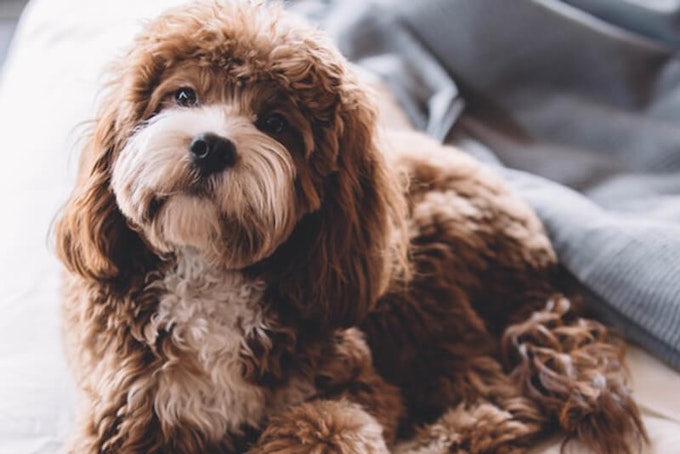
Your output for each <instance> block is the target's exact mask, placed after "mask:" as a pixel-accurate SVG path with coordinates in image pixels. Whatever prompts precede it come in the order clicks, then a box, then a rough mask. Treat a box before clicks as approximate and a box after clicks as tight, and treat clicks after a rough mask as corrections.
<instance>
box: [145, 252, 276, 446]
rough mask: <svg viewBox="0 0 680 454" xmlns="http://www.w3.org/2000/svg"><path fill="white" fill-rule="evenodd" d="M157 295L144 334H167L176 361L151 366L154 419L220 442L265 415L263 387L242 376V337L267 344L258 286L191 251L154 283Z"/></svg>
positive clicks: (246, 347)
mask: <svg viewBox="0 0 680 454" xmlns="http://www.w3.org/2000/svg"><path fill="white" fill-rule="evenodd" d="M153 286H154V287H156V288H158V289H159V290H160V291H161V292H162V296H161V298H160V301H159V305H158V311H157V313H156V314H155V315H154V316H153V317H152V321H151V324H150V326H149V330H148V332H147V333H146V335H147V339H149V340H152V339H153V338H155V337H156V336H157V334H158V333H159V332H160V331H161V330H164V331H166V332H168V333H169V336H170V339H171V341H172V343H173V344H174V346H175V347H176V350H177V351H179V352H180V354H179V355H178V357H177V358H170V360H169V361H168V362H167V363H166V364H165V365H164V366H163V368H162V369H161V370H159V371H158V373H157V374H156V377H155V380H154V386H155V388H156V391H155V398H154V408H155V411H156V413H157V415H158V417H159V419H160V421H161V424H163V425H168V426H176V425H185V424H191V426H193V427H195V428H197V429H199V430H201V431H202V432H203V433H204V434H205V435H207V436H208V437H211V438H213V439H215V440H219V439H220V438H221V437H223V436H224V434H225V433H226V432H233V431H235V430H238V428H239V427H240V426H241V425H242V424H244V423H246V424H251V425H256V424H258V423H259V422H260V421H261V420H262V418H263V416H264V415H265V413H266V405H267V403H266V401H267V396H266V393H265V391H264V390H263V389H261V388H260V387H258V386H255V385H253V384H252V383H248V382H247V381H246V380H244V378H243V377H242V368H241V366H240V364H239V357H240V354H241V353H242V352H243V351H244V350H247V349H248V345H247V344H246V339H247V338H260V339H261V340H262V341H264V342H267V338H266V331H265V329H266V326H265V320H264V317H263V313H262V308H261V305H260V302H261V299H262V295H263V292H264V289H265V286H264V283H263V282H261V281H258V280H253V279H248V278H246V277H245V276H243V274H241V273H239V272H227V271H223V270H219V271H218V270H215V269H212V268H211V267H209V266H206V265H205V264H204V263H203V262H202V261H201V260H199V259H197V258H195V257H194V256H192V255H191V254H186V255H185V256H184V257H183V258H182V259H181V260H180V261H179V263H178V265H177V267H176V268H175V269H174V270H172V271H171V272H169V273H168V274H166V275H165V276H164V277H163V278H162V279H160V280H159V281H157V282H156V283H154V284H153Z"/></svg>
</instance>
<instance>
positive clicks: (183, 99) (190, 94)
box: [175, 87, 198, 107]
mask: <svg viewBox="0 0 680 454" xmlns="http://www.w3.org/2000/svg"><path fill="white" fill-rule="evenodd" d="M175 102H176V103H177V105H178V106H182V107H193V106H196V105H198V97H197V96H196V92H195V91H194V90H193V89H191V88H189V87H182V88H180V89H178V90H177V91H176V92H175Z"/></svg>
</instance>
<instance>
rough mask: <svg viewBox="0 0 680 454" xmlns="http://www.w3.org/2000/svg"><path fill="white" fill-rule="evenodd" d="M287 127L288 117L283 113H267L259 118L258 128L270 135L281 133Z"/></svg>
mask: <svg viewBox="0 0 680 454" xmlns="http://www.w3.org/2000/svg"><path fill="white" fill-rule="evenodd" d="M287 127H288V122H287V121H286V119H285V118H284V117H283V115H281V114H277V113H273V114H269V115H265V116H264V117H262V118H261V119H258V120H257V128H258V129H259V130H260V131H262V132H264V133H265V134H269V135H270V136H275V135H278V134H281V133H282V132H283V131H284V129H286V128H287Z"/></svg>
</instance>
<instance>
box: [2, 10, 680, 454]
mask: <svg viewBox="0 0 680 454" xmlns="http://www.w3.org/2000/svg"><path fill="white" fill-rule="evenodd" d="M182 1H184V0H144V1H139V0H117V1H105V0H98V1H93V0H33V1H32V2H31V3H29V5H28V7H27V9H26V11H25V13H24V16H23V18H22V20H21V22H20V24H19V27H18V30H17V35H16V36H15V41H14V43H13V46H12V48H11V49H10V54H9V56H8V59H7V61H6V63H5V69H4V74H3V76H2V79H1V81H0V152H1V153H2V157H3V160H4V161H3V164H2V165H0V213H2V214H0V314H1V315H0V454H23V453H53V452H58V451H59V448H60V446H62V443H63V440H64V439H65V437H66V436H67V434H68V431H69V429H70V426H71V420H72V417H73V402H74V393H73V390H72V385H71V382H70V378H69V374H68V371H67V369H66V365H65V361H64V357H63V353H62V350H61V342H60V332H59V330H60V328H59V287H60V284H59V282H60V279H59V277H60V266H59V264H58V262H57V260H56V257H55V254H54V252H53V248H52V247H51V242H50V235H49V230H50V226H51V223H52V222H53V219H54V217H55V215H56V213H57V212H58V210H59V208H60V206H61V204H62V203H63V202H64V200H65V198H66V197H67V195H68V193H69V191H70V189H71V186H72V184H73V182H74V181H75V173H76V172H75V169H76V164H77V158H78V152H77V142H78V138H79V137H80V136H81V134H82V130H83V122H84V121H85V120H87V119H88V118H90V117H91V116H92V114H93V112H94V109H95V106H96V93H97V89H98V87H99V85H100V83H101V77H100V75H101V73H102V68H103V67H104V65H105V64H106V63H107V62H108V61H110V60H111V58H112V57H113V56H114V55H116V54H118V53H119V52H120V50H121V48H123V47H124V46H125V45H126V44H127V43H128V42H129V40H130V37H131V36H132V35H133V34H134V32H135V30H137V29H138V27H139V26H140V23H141V22H140V18H145V17H151V16H153V15H155V14H157V13H158V12H159V11H161V10H162V9H164V8H165V7H167V6H169V5H172V4H176V3H181V2H182ZM632 353H633V354H632V355H631V356H632V359H633V366H632V372H633V376H634V379H635V382H636V385H637V386H636V387H637V391H638V396H639V400H640V402H641V405H642V406H643V408H644V411H645V418H646V420H647V421H648V423H649V428H650V432H651V435H652V437H653V439H654V443H655V444H654V446H653V448H651V449H650V452H659V453H669V454H672V453H677V452H680V380H679V376H678V374H676V373H675V372H673V371H671V370H670V369H668V368H666V367H665V366H663V365H662V364H660V363H659V362H658V361H656V360H655V359H653V358H651V357H649V356H648V355H646V354H644V353H643V352H641V351H639V350H633V352H632ZM536 452H558V451H557V448H556V445H555V443H554V442H548V443H546V444H543V445H542V446H541V447H540V448H538V450H537V451H536Z"/></svg>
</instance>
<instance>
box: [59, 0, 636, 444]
mask: <svg viewBox="0 0 680 454" xmlns="http://www.w3.org/2000/svg"><path fill="white" fill-rule="evenodd" d="M112 76H113V77H112V80H111V83H110V85H109V87H108V91H107V97H106V98H105V99H104V101H103V102H102V107H101V110H100V112H99V114H98V116H97V119H96V122H95V127H94V130H93V133H92V134H91V136H90V139H89V142H88V144H87V146H86V147H85V148H84V150H83V155H82V163H81V173H80V176H79V181H78V184H77V186H76V188H75V190H74V192H73V194H72V195H71V197H70V199H69V201H68V203H67V205H66V207H65V209H64V212H63V214H62V215H61V217H60V219H59V222H58V225H57V229H56V236H57V252H58V254H59V256H60V258H61V260H62V261H63V263H64V264H65V266H66V268H67V270H68V275H67V279H66V286H65V291H66V294H65V299H64V337H65V343H66V346H67V351H68V352H69V359H70V362H71V365H72V369H73V374H74V377H75V379H76V382H77V384H78V387H79V391H80V393H79V408H78V413H77V423H76V427H77V429H76V431H75V433H74V435H73V438H72V440H71V443H70V445H69V450H70V452H78V453H82V452H110V453H114V452H115V453H117V452H185V453H190V452H240V451H244V450H251V451H252V452H267V453H272V452H286V453H288V452H369V453H370V452H375V453H379V452H388V450H397V451H399V452H428V453H429V452H449V451H452V452H480V453H481V452H518V451H521V450H523V449H524V448H525V447H526V446H527V445H528V444H529V443H530V442H531V441H532V440H534V439H535V438H536V437H537V436H539V435H541V434H543V433H545V432H546V431H547V430H549V429H550V428H551V427H553V426H554V425H558V426H559V427H561V428H562V429H563V430H564V431H565V432H566V433H567V434H568V435H569V436H571V437H577V438H579V439H581V440H583V441H584V442H586V443H587V444H589V445H590V446H592V447H593V448H595V449H596V450H597V451H598V452H602V453H610V452H612V453H613V452H620V453H626V452H631V450H632V449H633V447H634V446H635V443H636V442H640V441H644V440H645V438H646V435H645V431H644V428H643V426H642V424H641V421H640V416H639V413H638V410H637V408H636V407H635V404H634V402H633V400H632V399H631V396H630V391H629V390H628V388H627V387H626V384H625V375H624V374H623V371H622V369H623V366H622V353H621V351H622V350H621V346H620V345H619V344H617V343H616V342H613V341H612V339H611V336H610V335H609V334H608V332H607V330H606V329H605V328H604V327H603V326H602V325H600V324H598V323H597V322H594V321H591V320H587V319H583V318H580V317H579V316H578V312H577V311H576V310H575V308H573V307H571V304H570V303H569V300H567V299H566V297H564V296H562V294H561V293H560V291H559V290H558V288H557V287H556V276H557V273H556V272H557V263H556V258H555V254H554V252H553V250H552V248H551V246H550V243H549V241H548V239H547V237H546V235H545V233H544V231H543V229H542V226H541V224H540V222H539V221H538V220H537V219H536V217H535V216H534V215H533V213H532V212H531V211H530V210H529V209H528V208H527V207H526V206H525V205H524V204H523V203H521V202H520V201H519V200H518V199H516V198H515V197H514V196H513V195H512V194H511V193H510V192H509V191H508V190H507V188H506V187H505V186H504V184H503V183H502V182H501V181H500V180H499V179H498V177H496V176H495V175H494V174H493V173H492V172H491V171H489V170H487V169H485V168H484V167H482V166H480V165H479V164H478V163H477V162H475V161H474V160H472V159H471V158H469V157H467V156H465V155H463V154H462V153H460V152H458V151H456V150H454V149H451V148H446V147H442V146H440V145H438V144H436V143H434V142H433V141H430V140H428V139H426V138H425V137H423V136H421V135H419V134H415V133H387V134H385V137H382V138H381V137H380V136H379V134H378V131H377V127H376V122H377V113H376V110H375V108H374V107H373V104H372V99H371V96H370V93H369V91H368V90H367V89H366V88H365V87H364V86H363V85H362V83H360V81H359V79H358V78H357V77H356V75H355V74H354V73H353V71H352V69H351V68H350V67H349V65H348V64H347V63H346V62H345V60H344V59H343V58H342V57H341V56H340V55H339V54H338V52H337V51H336V50H335V49H334V48H333V46H332V45H330V44H329V42H328V41H327V39H326V38H324V37H323V36H322V35H321V34H320V33H319V32H318V31H316V30H314V29H312V28H310V27H308V26H306V25H304V24H300V23H298V22H296V21H295V20H294V19H292V18H290V17H289V16H287V15H286V14H285V13H283V11H282V9H281V7H280V6H276V5H274V6H271V5H269V6H267V5H265V4H263V3H261V2H253V1H244V2H239V3H237V2H224V3H219V2H215V3H196V4H192V5H189V6H184V7H182V8H180V9H175V10H171V11H169V12H167V13H166V14H164V15H163V16H162V17H160V18H158V19H157V20H154V21H152V22H151V23H149V24H148V25H147V26H146V27H145V29H144V31H143V32H142V33H141V34H140V35H139V36H137V38H136V39H135V41H134V43H133V46H132V47H131V48H130V50H129V51H128V53H127V54H126V55H125V56H124V57H123V58H122V59H121V60H120V61H119V62H118V63H117V64H116V65H115V66H114V68H113V71H112ZM182 87H190V88H192V89H193V90H194V91H195V93H196V94H197V97H198V103H197V104H196V105H193V106H180V105H177V104H176V103H175V101H174V98H173V93H175V92H176V91H177V90H178V89H180V88H182ZM272 112H274V113H277V114H279V115H282V116H283V117H285V125H284V126H285V127H284V128H283V129H282V130H276V131H268V130H266V129H265V128H263V127H262V124H261V121H262V119H263V118H267V115H269V114H270V113H272ZM204 132H211V133H214V134H218V135H220V136H222V137H226V138H229V139H230V140H231V141H232V142H233V143H234V145H235V149H236V161H235V163H234V164H233V166H231V167H229V168H228V169H225V170H223V171H221V172H218V173H216V174H213V175H210V176H205V175H203V174H201V173H200V172H199V171H198V170H197V168H196V166H195V164H194V162H193V161H192V159H191V157H190V154H189V144H190V142H191V140H192V138H193V137H196V136H197V134H201V133H204Z"/></svg>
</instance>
